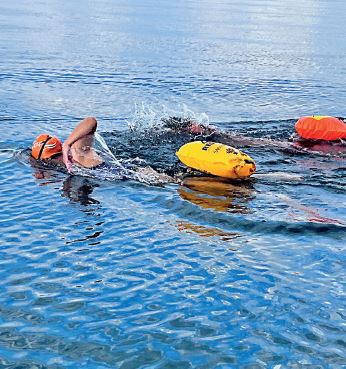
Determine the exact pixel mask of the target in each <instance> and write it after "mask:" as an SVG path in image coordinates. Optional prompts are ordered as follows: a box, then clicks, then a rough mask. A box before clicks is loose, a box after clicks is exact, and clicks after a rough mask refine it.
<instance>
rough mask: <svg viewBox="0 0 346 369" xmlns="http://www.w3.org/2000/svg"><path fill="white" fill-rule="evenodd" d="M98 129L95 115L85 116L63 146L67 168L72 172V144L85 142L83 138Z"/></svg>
mask: <svg viewBox="0 0 346 369" xmlns="http://www.w3.org/2000/svg"><path fill="white" fill-rule="evenodd" d="M96 129H97V120H96V119H95V118H93V117H87V118H84V119H83V120H82V121H81V122H79V123H78V125H77V126H76V128H75V129H74V130H73V131H72V132H71V134H70V135H69V136H68V138H67V139H66V141H65V142H64V143H63V146H62V153H63V160H64V163H65V165H66V168H67V170H68V171H69V172H70V170H71V167H72V159H73V156H72V152H71V146H72V145H73V144H74V143H76V142H78V141H80V142H81V144H83V138H86V137H87V136H90V135H93V134H94V133H95V132H96Z"/></svg>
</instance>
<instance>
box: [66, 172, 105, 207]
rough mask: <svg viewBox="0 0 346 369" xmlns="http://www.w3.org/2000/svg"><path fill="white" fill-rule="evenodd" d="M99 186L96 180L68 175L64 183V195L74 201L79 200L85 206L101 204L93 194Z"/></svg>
mask: <svg viewBox="0 0 346 369" xmlns="http://www.w3.org/2000/svg"><path fill="white" fill-rule="evenodd" d="M96 187H99V185H98V184H97V183H96V181H93V180H91V179H90V178H85V177H81V176H68V177H67V178H66V179H65V180H64V182H63V185H62V193H61V194H62V196H63V197H66V198H68V199H70V201H72V202H79V203H80V204H81V205H83V206H87V205H91V204H99V203H100V202H99V201H98V200H96V199H94V198H93V197H91V194H92V193H93V191H94V189H95V188H96Z"/></svg>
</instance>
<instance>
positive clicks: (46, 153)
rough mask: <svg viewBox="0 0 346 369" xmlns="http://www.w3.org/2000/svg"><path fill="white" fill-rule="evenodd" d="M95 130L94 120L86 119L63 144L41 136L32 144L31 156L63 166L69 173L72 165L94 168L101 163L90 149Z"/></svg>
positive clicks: (95, 122)
mask: <svg viewBox="0 0 346 369" xmlns="http://www.w3.org/2000/svg"><path fill="white" fill-rule="evenodd" d="M96 129H97V121H96V119H95V118H93V117H88V118H85V119H83V120H82V121H81V122H80V123H79V124H78V125H77V126H76V128H75V129H74V130H73V131H72V133H71V134H70V135H69V136H68V138H67V139H66V141H64V143H63V144H62V142H61V141H60V140H59V139H58V138H57V137H55V136H51V135H49V134H41V135H39V136H38V137H37V138H36V140H35V141H34V143H33V146H32V149H31V155H32V157H33V158H34V159H36V160H44V161H46V162H53V163H57V164H60V165H61V164H63V165H65V167H66V169H67V171H68V172H69V173H71V168H72V165H73V164H76V165H77V166H80V167H82V168H95V167H97V166H98V165H100V164H102V163H103V161H102V160H101V159H100V158H99V157H98V155H97V154H96V152H95V151H94V149H93V148H92V145H93V140H94V134H95V132H96Z"/></svg>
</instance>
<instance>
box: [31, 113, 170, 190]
mask: <svg viewBox="0 0 346 369" xmlns="http://www.w3.org/2000/svg"><path fill="white" fill-rule="evenodd" d="M96 129H97V120H96V119H95V118H94V117H87V118H84V119H83V120H82V121H81V122H79V123H78V125H77V126H76V127H75V129H74V130H73V131H72V132H71V134H70V135H69V136H68V138H67V139H66V140H65V141H64V143H62V142H61V141H60V140H59V139H58V138H57V137H55V136H51V135H49V134H41V135H39V136H38V137H37V138H36V140H35V141H34V143H33V146H32V149H31V156H32V157H33V158H34V159H36V160H42V161H43V162H44V163H48V164H52V165H55V166H58V167H63V168H64V167H65V168H66V169H67V171H68V173H72V174H73V171H72V167H73V166H76V167H79V168H84V169H88V170H94V169H95V170H98V172H100V170H101V171H102V172H103V174H104V173H105V172H107V173H109V174H110V176H105V178H110V179H112V178H117V179H135V180H139V181H141V182H145V183H155V184H162V183H168V182H174V180H173V178H171V177H170V176H168V175H166V174H164V173H159V172H157V171H155V170H154V169H153V168H151V167H148V166H147V167H134V166H131V165H123V164H120V163H119V164H116V163H108V162H105V161H104V160H102V158H101V157H100V156H99V155H98V154H97V152H96V151H95V150H94V148H93V143H94V135H95V132H96ZM95 173H96V172H95ZM96 176H97V174H96Z"/></svg>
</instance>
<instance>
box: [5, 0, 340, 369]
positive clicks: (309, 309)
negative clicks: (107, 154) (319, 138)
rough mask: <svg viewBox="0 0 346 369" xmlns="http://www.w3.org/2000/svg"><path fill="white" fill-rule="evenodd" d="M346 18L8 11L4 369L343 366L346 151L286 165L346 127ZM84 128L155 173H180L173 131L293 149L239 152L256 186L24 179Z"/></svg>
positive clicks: (259, 5) (52, 175)
mask: <svg viewBox="0 0 346 369" xmlns="http://www.w3.org/2000/svg"><path fill="white" fill-rule="evenodd" d="M345 10H346V6H345V3H344V2H343V1H338V0H331V1H324V0H306V1H304V2H300V1H294V0H292V1H290V2H277V1H273V0H262V1H255V0H247V1H226V0H225V1H206V0H201V1H174V2H170V3H169V2H158V1H145V2H143V1H139V0H132V1H131V0H129V1H124V0H119V1H111V0H100V1H97V2H95V1H89V0H87V1H78V0H76V1H71V2H61V1H54V0H48V1H33V0H20V1H19V0H13V1H3V2H1V3H0V87H1V89H0V121H1V137H0V161H1V172H0V184H1V187H0V201H1V209H2V211H1V213H0V227H1V228H0V230H1V243H0V367H1V368H54V369H57V368H59V369H60V368H69V369H70V368H88V369H89V368H90V369H94V368H100V369H106V368H126V369H127V368H167V369H168V368H218V369H220V368H247V369H248V368H275V369H280V368H281V369H283V368H333V369H334V368H344V367H345V365H346V339H345V333H346V332H345V320H346V310H345V280H346V275H345V236H346V209H345V199H346V196H345V188H346V187H345V185H346V180H345V178H346V147H345V144H342V143H341V144H337V145H319V146H315V147H303V148H302V149H300V150H298V149H297V150H296V149H294V148H291V147H292V145H293V143H294V123H295V121H296V119H297V118H298V117H299V116H302V115H311V114H318V115H335V116H345V115H346V112H345V101H346V89H345V86H346V42H345V34H346V23H345V21H344V14H345ZM88 115H92V116H96V117H97V119H98V121H99V131H100V132H101V134H102V136H103V137H104V139H105V140H106V142H107V143H108V145H109V146H110V149H111V150H112V152H113V153H114V155H116V156H117V155H123V154H124V153H125V154H126V152H125V151H126V150H125V149H126V147H127V146H128V148H129V150H130V149H131V148H132V149H133V147H135V148H137V147H139V146H140V147H141V149H142V152H143V157H142V158H140V159H142V160H146V162H147V163H148V164H152V163H157V162H160V163H161V164H162V163H163V165H165V160H166V159H165V158H167V163H171V161H172V160H174V159H173V158H174V152H173V151H174V150H173V147H172V146H170V144H171V143H170V141H169V140H167V141H165V142H163V141H162V145H161V146H160V145H157V143H158V139H157V138H158V137H159V139H160V137H161V136H160V134H161V133H162V132H161V129H160V119H161V118H162V117H167V116H170V115H176V116H187V117H191V118H193V119H196V120H198V121H200V122H202V123H204V124H213V125H214V126H215V127H217V128H218V129H220V130H224V131H227V132H232V133H233V134H235V135H246V136H249V137H250V138H253V139H258V138H263V137H265V138H268V139H270V140H272V141H273V142H280V143H284V145H286V147H285V149H278V148H277V147H276V146H275V145H273V146H271V145H270V144H268V146H264V147H263V146H252V145H247V146H245V147H241V148H242V149H244V151H245V152H247V153H249V154H250V155H251V156H252V157H253V158H254V159H255V160H256V163H257V172H258V174H257V176H254V178H253V179H252V180H251V181H247V182H245V183H237V182H235V183H229V182H223V181H221V180H216V179H210V178H209V179H208V178H200V177H198V178H190V179H188V180H187V181H186V182H185V183H184V184H182V185H178V184H168V185H165V186H149V185H146V184H143V183H138V182H135V181H102V180H98V179H97V178H88V177H85V176H68V175H66V174H64V173H59V172H55V171H52V170H38V169H37V168H36V169H35V168H32V167H31V166H30V165H29V164H28V163H27V162H25V161H23V160H18V158H17V155H16V153H17V152H18V150H21V149H23V148H26V147H30V145H31V143H32V141H33V139H34V138H35V137H36V136H37V135H38V134H39V133H41V132H46V131H48V132H52V133H54V134H56V135H58V136H59V137H61V138H63V139H64V138H66V137H67V135H68V133H69V132H70V131H71V129H72V127H74V125H75V124H76V123H77V122H78V121H79V120H80V119H81V118H83V117H85V116H88ZM129 126H130V127H134V128H135V130H134V132H135V133H133V134H131V135H132V137H131V139H132V140H133V141H131V142H132V143H133V142H134V143H133V145H134V146H133V147H131V145H130V144H128V145H127V146H126V145H125V144H124V145H123V147H122V149H121V150H122V151H120V148H119V145H116V144H114V141H112V140H113V139H114V137H120V133H119V132H126V131H127V130H128V127H129ZM143 132H145V137H144V135H143ZM112 142H113V144H112ZM124 150H125V151H124ZM130 151H131V150H130ZM151 153H152V155H151ZM129 155H130V154H129Z"/></svg>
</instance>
